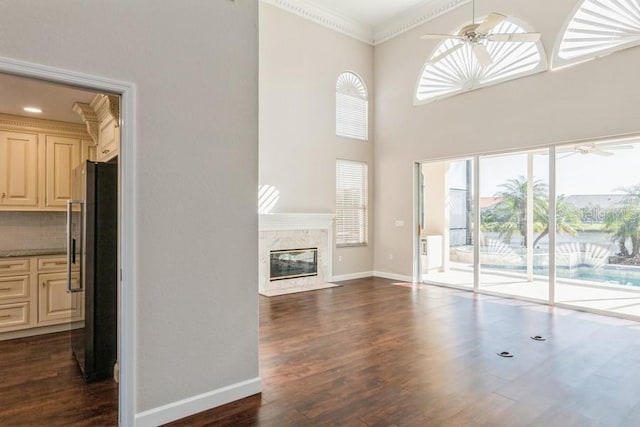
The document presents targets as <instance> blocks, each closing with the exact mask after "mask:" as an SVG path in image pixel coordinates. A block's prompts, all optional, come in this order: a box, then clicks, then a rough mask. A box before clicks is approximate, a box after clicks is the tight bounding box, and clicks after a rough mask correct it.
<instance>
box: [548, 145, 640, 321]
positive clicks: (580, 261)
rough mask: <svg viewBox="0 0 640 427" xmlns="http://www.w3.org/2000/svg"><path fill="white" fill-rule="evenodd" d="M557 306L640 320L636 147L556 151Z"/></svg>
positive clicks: (570, 147)
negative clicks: (637, 317)
mask: <svg viewBox="0 0 640 427" xmlns="http://www.w3.org/2000/svg"><path fill="white" fill-rule="evenodd" d="M556 164H557V167H556V171H557V172H556V174H557V194H558V196H557V198H556V211H557V214H556V221H557V227H556V230H557V235H556V251H555V252H556V271H557V275H556V282H557V284H556V302H557V303H559V304H566V305H570V306H576V307H581V308H587V309H591V310H597V311H606V312H613V313H616V314H619V315H631V316H640V173H639V172H638V165H640V144H639V143H637V142H635V141H627V142H613V143H600V144H598V143H591V142H590V143H582V144H571V145H565V146H560V147H558V148H557V156H556Z"/></svg>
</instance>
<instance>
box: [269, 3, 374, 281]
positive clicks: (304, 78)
mask: <svg viewBox="0 0 640 427" xmlns="http://www.w3.org/2000/svg"><path fill="white" fill-rule="evenodd" d="M343 71H353V72H355V73H356V74H358V75H359V76H360V77H362V79H363V80H364V82H365V84H366V86H367V88H368V90H369V99H370V101H369V110H370V112H371V114H370V117H369V123H370V124H372V122H373V119H374V117H373V111H374V103H373V99H374V91H373V88H374V84H373V47H371V46H369V45H367V44H365V43H362V42H359V41H356V40H354V39H352V38H350V37H347V36H344V35H342V34H339V33H336V32H334V31H332V30H329V29H327V28H325V27H322V26H320V25H318V24H315V23H313V22H310V21H307V20H305V19H302V18H300V17H298V16H296V15H293V14H291V13H288V12H286V11H283V10H281V9H278V8H276V7H273V6H270V5H267V4H264V3H260V150H259V151H260V184H269V185H274V186H275V187H277V188H278V190H279V191H280V200H279V202H278V204H277V205H276V206H275V208H274V210H273V212H283V213H291V212H316V213H318V212H320V213H335V169H336V159H348V160H358V161H364V162H368V164H369V176H370V180H369V181H370V185H369V188H370V192H369V205H370V206H371V207H373V202H374V200H373V194H374V193H373V173H374V170H373V163H372V160H373V142H374V135H373V126H370V131H369V136H370V138H369V141H368V142H362V141H358V140H353V139H349V138H342V137H337V136H336V135H335V85H336V79H337V77H338V75H339V74H340V73H342V72H343ZM371 211H372V209H370V215H369V224H370V227H369V230H370V231H369V244H368V245H367V246H366V247H357V248H340V249H337V250H334V262H333V265H334V268H333V270H334V271H333V274H334V275H343V274H352V273H359V272H367V271H369V272H370V271H371V270H372V265H373V261H372V260H373V255H372V254H373V251H372V247H373V216H372V214H371ZM340 259H342V261H340Z"/></svg>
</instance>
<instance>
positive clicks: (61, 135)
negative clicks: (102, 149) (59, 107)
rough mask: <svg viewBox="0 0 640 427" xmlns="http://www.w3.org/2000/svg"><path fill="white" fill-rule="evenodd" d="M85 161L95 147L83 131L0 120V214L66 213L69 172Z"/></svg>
mask: <svg viewBox="0 0 640 427" xmlns="http://www.w3.org/2000/svg"><path fill="white" fill-rule="evenodd" d="M87 159H89V160H95V159H96V144H95V143H94V142H93V140H92V138H91V136H89V134H88V133H87V129H86V126H85V125H83V124H79V123H65V122H52V121H49V120H40V119H33V118H28V117H20V116H11V115H7V114H0V210H4V211H7V210H10V211H38V210H39V211H63V210H66V203H67V199H69V198H71V176H72V171H73V169H74V168H75V167H77V166H78V165H79V164H80V163H81V162H82V161H84V160H87Z"/></svg>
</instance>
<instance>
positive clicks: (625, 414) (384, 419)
mask: <svg viewBox="0 0 640 427" xmlns="http://www.w3.org/2000/svg"><path fill="white" fill-rule="evenodd" d="M392 283H393V282H392V281H389V280H385V279H373V278H369V279H359V280H353V281H348V282H343V285H344V286H342V287H339V288H332V289H324V290H320V291H314V292H307V293H299V294H292V295H283V296H278V297H272V298H267V297H261V298H260V375H261V378H262V381H263V393H262V395H261V396H259V397H251V398H248V399H243V400H242V401H240V403H239V402H235V403H233V404H230V405H226V406H222V407H220V408H216V409H213V410H210V411H207V412H203V413H201V414H197V415H195V416H192V417H189V418H185V419H183V420H180V421H177V422H174V423H171V424H170V425H173V426H204V425H252V426H274V427H276V426H277V427H283V426H306V425H310V426H324V425H333V426H351V425H353V426H455V425H461V426H462V425H464V426H476V425H487V426H523V425H524V426H526V425H530V426H547V425H576V426H578V425H579V426H586V425H603V426H604V425H617V424H620V425H640V363H638V362H640V351H637V350H638V349H640V330H639V329H640V328H639V326H640V325H638V324H637V323H630V322H626V323H625V322H607V321H606V320H605V321H603V318H601V317H599V316H595V315H585V314H584V313H578V312H573V311H570V310H554V309H553V308H546V307H544V306H541V305H536V304H532V303H526V302H518V301H512V300H511V301H508V300H504V299H500V298H495V297H486V296H474V295H473V294H471V293H469V292H464V291H459V290H452V289H447V288H442V287H435V286H420V287H419V288H411V287H402V286H394V285H392ZM535 335H542V336H544V337H545V338H546V339H547V341H544V342H538V341H534V340H532V339H531V336H535ZM500 351H510V352H512V353H513V354H514V355H515V357H513V358H511V359H507V358H501V357H499V356H498V355H497V354H496V353H498V352H500ZM616 382H617V384H618V389H617V390H616ZM607 421H610V422H607ZM234 423H235V424H234Z"/></svg>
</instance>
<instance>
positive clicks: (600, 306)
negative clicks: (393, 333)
mask: <svg viewBox="0 0 640 427" xmlns="http://www.w3.org/2000/svg"><path fill="white" fill-rule="evenodd" d="M452 264H453V265H452V266H451V268H450V269H449V271H446V272H429V273H428V274H423V276H422V279H423V282H424V283H431V284H436V285H444V286H454V287H459V288H466V289H473V270H472V269H470V268H469V267H468V266H466V265H456V264H454V263H452ZM626 288H627V286H622V285H611V286H609V285H603V284H598V283H596V282H589V281H581V280H567V279H561V278H558V279H557V281H556V286H555V302H556V304H559V305H566V306H568V307H574V308H578V309H580V308H584V309H588V310H590V311H596V312H601V313H604V314H606V313H611V314H613V315H615V316H619V317H624V318H632V319H634V320H639V321H640V288H633V287H631V286H629V288H632V289H626ZM480 291H481V292H486V293H490V294H496V295H504V296H509V297H516V298H517V297H520V298H525V299H529V300H535V301H540V302H547V301H549V280H548V279H547V278H546V277H543V276H534V279H533V281H528V280H527V279H526V277H525V276H524V275H522V274H514V273H503V272H496V271H491V270H488V271H487V270H484V271H483V270H481V272H480Z"/></svg>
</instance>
